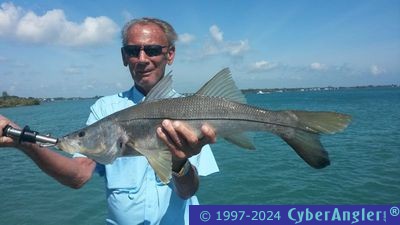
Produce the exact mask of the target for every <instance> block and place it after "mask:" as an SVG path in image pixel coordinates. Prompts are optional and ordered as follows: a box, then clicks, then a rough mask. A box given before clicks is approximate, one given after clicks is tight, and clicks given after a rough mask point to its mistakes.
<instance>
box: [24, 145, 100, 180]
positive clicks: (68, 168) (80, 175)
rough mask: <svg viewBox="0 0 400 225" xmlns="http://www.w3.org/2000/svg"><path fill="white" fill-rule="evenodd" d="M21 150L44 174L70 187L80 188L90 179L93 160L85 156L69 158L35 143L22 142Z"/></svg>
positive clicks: (93, 164)
mask: <svg viewBox="0 0 400 225" xmlns="http://www.w3.org/2000/svg"><path fill="white" fill-rule="evenodd" d="M18 149H20V150H21V151H22V152H24V153H25V154H26V155H27V156H29V157H30V158H31V159H32V161H34V162H35V163H36V165H37V166H38V167H39V168H40V169H41V170H42V171H43V172H45V173H46V174H48V175H49V176H51V177H53V178H54V179H56V180H57V181H58V182H60V183H62V184H64V185H67V186H69V187H72V188H80V187H81V186H82V185H83V184H85V183H86V182H87V180H89V179H90V177H91V173H92V172H93V170H94V168H95V162H94V161H92V160H90V159H87V158H69V157H66V156H63V155H61V154H58V153H56V152H54V151H52V150H50V149H47V148H41V147H39V146H38V145H37V144H30V143H23V144H20V145H19V146H18Z"/></svg>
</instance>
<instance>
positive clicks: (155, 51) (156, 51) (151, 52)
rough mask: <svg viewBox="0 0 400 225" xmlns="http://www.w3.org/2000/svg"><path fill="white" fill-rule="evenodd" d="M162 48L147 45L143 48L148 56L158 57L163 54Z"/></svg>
mask: <svg viewBox="0 0 400 225" xmlns="http://www.w3.org/2000/svg"><path fill="white" fill-rule="evenodd" d="M162 48H163V47H162V46H161V45H145V46H144V47H143V49H144V52H146V55H148V56H158V55H160V54H161V53H162Z"/></svg>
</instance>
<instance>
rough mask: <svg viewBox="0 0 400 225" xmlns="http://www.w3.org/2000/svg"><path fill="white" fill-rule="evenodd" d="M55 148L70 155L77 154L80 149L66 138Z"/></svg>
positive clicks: (61, 139) (60, 140)
mask: <svg viewBox="0 0 400 225" xmlns="http://www.w3.org/2000/svg"><path fill="white" fill-rule="evenodd" d="M55 147H56V148H58V149H60V150H62V151H64V152H67V153H70V154H73V153H75V152H76V150H77V149H78V148H76V146H75V145H74V144H73V143H71V141H69V140H68V139H66V138H65V137H62V138H60V139H59V140H58V142H57V144H56V146H55Z"/></svg>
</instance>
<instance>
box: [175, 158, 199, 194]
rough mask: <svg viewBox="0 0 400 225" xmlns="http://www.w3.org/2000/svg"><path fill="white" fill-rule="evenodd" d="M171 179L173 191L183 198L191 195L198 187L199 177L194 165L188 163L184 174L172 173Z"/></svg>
mask: <svg viewBox="0 0 400 225" xmlns="http://www.w3.org/2000/svg"><path fill="white" fill-rule="evenodd" d="M172 179H173V181H174V184H175V188H176V190H175V191H176V192H177V194H178V195H179V196H180V197H181V198H183V199H188V198H190V197H192V196H193V195H194V194H195V193H196V192H197V190H198V189H199V177H198V175H197V170H196V167H194V166H193V165H190V168H189V170H188V171H187V173H186V174H183V175H182V176H176V175H172Z"/></svg>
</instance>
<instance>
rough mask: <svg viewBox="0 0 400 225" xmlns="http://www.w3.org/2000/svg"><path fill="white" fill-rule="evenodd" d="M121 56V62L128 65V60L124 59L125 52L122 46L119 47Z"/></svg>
mask: <svg viewBox="0 0 400 225" xmlns="http://www.w3.org/2000/svg"><path fill="white" fill-rule="evenodd" d="M121 56H122V62H123V63H124V66H128V60H127V59H126V54H125V51H124V48H121Z"/></svg>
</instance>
